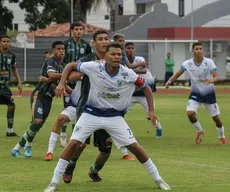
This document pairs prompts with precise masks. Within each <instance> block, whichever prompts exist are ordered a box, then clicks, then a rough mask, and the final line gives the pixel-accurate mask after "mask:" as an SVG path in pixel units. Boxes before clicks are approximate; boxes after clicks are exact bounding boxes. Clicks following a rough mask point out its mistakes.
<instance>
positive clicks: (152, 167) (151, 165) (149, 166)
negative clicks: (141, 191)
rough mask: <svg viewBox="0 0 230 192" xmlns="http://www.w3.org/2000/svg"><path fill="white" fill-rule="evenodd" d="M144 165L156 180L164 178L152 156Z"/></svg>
mask: <svg viewBox="0 0 230 192" xmlns="http://www.w3.org/2000/svg"><path fill="white" fill-rule="evenodd" d="M143 166H144V167H145V169H146V170H147V171H148V173H149V174H150V175H151V176H152V178H153V179H154V181H158V180H162V178H161V176H160V175H159V172H158V170H157V168H156V166H155V165H154V163H153V162H152V160H151V159H150V158H149V159H148V160H147V161H146V162H145V163H143Z"/></svg>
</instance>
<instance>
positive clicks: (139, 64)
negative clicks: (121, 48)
mask: <svg viewBox="0 0 230 192" xmlns="http://www.w3.org/2000/svg"><path fill="white" fill-rule="evenodd" d="M122 61H123V62H124V63H125V65H126V66H127V67H128V68H130V69H135V68H137V67H139V66H142V67H146V62H145V61H141V62H139V63H135V64H132V63H130V62H129V60H128V59H127V57H123V58H122Z"/></svg>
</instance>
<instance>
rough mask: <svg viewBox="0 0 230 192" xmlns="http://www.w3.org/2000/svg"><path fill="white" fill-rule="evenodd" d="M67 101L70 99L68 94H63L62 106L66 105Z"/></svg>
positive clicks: (65, 106)
mask: <svg viewBox="0 0 230 192" xmlns="http://www.w3.org/2000/svg"><path fill="white" fill-rule="evenodd" d="M69 101H70V96H63V105H64V108H67V107H68V105H69Z"/></svg>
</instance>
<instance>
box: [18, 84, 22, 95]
mask: <svg viewBox="0 0 230 192" xmlns="http://www.w3.org/2000/svg"><path fill="white" fill-rule="evenodd" d="M18 90H19V94H21V93H22V82H21V81H19V82H18Z"/></svg>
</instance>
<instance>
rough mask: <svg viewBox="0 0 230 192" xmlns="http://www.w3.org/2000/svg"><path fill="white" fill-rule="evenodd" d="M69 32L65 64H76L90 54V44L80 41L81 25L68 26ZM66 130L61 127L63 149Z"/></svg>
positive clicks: (67, 98)
mask: <svg viewBox="0 0 230 192" xmlns="http://www.w3.org/2000/svg"><path fill="white" fill-rule="evenodd" d="M70 30H71V38H69V39H68V40H67V41H65V42H64V44H65V60H64V63H65V64H67V63H71V62H76V61H77V60H79V59H80V58H81V57H84V56H86V55H88V54H91V53H92V49H91V46H90V44H89V43H88V42H87V41H85V40H84V39H82V35H83V34H84V26H83V25H82V24H81V23H72V24H71V26H70ZM75 85H76V81H70V82H68V86H69V87H70V88H71V89H74V87H75ZM69 99H70V98H69V96H64V97H63V102H64V108H66V107H68V103H69ZM73 127H74V124H73ZM66 128H67V125H65V124H64V125H63V126H62V130H61V135H60V143H61V146H63V147H65V146H66V145H67V140H66Z"/></svg>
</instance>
